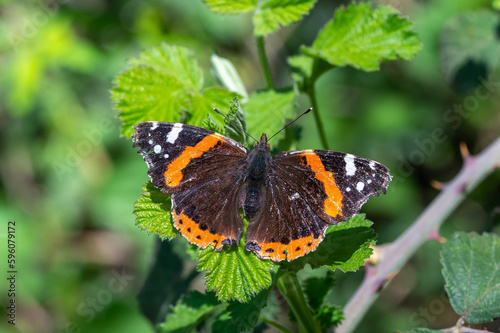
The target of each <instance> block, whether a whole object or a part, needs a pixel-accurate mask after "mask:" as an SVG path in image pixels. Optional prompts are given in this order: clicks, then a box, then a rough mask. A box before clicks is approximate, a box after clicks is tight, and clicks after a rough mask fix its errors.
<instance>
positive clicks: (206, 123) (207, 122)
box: [201, 114, 224, 133]
mask: <svg viewBox="0 0 500 333" xmlns="http://www.w3.org/2000/svg"><path fill="white" fill-rule="evenodd" d="M201 127H203V128H206V129H208V130H211V131H214V132H217V133H222V132H224V130H223V128H221V127H219V126H218V125H217V124H216V123H215V122H214V119H213V118H212V116H211V115H210V114H207V117H206V118H205V119H203V122H202V124H201Z"/></svg>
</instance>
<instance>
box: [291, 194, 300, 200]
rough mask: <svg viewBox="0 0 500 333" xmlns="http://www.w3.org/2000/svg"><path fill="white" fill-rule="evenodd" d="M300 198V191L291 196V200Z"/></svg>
mask: <svg viewBox="0 0 500 333" xmlns="http://www.w3.org/2000/svg"><path fill="white" fill-rule="evenodd" d="M298 198H300V195H299V194H298V193H294V194H293V195H292V196H291V197H290V200H295V199H298Z"/></svg>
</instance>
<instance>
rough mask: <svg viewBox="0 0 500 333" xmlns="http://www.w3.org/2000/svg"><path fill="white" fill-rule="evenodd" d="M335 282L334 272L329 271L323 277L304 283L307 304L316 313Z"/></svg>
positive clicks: (312, 278)
mask: <svg viewBox="0 0 500 333" xmlns="http://www.w3.org/2000/svg"><path fill="white" fill-rule="evenodd" d="M334 281H335V280H334V278H333V272H332V271H330V270H328V271H326V275H325V276H323V277H310V278H307V279H306V280H305V281H304V282H303V285H304V293H305V295H306V297H307V302H308V303H309V306H310V307H311V308H312V309H313V310H314V311H318V309H319V308H320V306H321V305H322V304H323V301H324V300H325V297H326V295H327V292H328V290H330V288H331V287H332V286H333V284H334Z"/></svg>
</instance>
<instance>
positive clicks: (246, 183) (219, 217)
mask: <svg viewBox="0 0 500 333" xmlns="http://www.w3.org/2000/svg"><path fill="white" fill-rule="evenodd" d="M134 128H135V133H134V135H133V137H132V139H133V147H140V149H139V151H138V153H140V154H141V155H143V156H144V160H145V161H146V163H147V165H148V167H149V171H148V175H149V177H150V178H151V181H152V182H153V184H154V185H155V186H156V187H158V188H160V189H161V190H162V191H163V192H165V193H171V194H172V217H173V223H174V225H175V227H176V228H177V229H179V231H180V233H181V234H182V235H183V236H184V237H186V238H187V239H188V241H189V242H190V243H193V244H196V245H198V246H199V247H200V248H205V247H207V246H209V245H213V246H214V247H215V250H216V251H220V250H221V249H222V247H223V246H224V245H231V244H233V243H236V244H238V243H239V240H240V237H241V233H242V232H243V220H242V218H241V216H240V213H239V208H240V207H242V208H243V213H244V215H245V216H247V217H248V218H249V219H250V224H249V225H248V228H247V233H246V246H245V248H246V249H247V250H249V251H254V252H255V253H256V254H257V255H258V256H259V257H260V258H262V259H272V260H274V261H281V260H285V259H286V260H288V261H292V260H294V259H295V258H297V257H300V256H303V255H305V254H307V253H308V252H311V251H313V250H315V249H316V248H317V247H318V245H319V243H320V242H321V241H322V240H323V237H324V234H325V230H326V228H327V227H328V225H330V224H336V223H338V222H341V221H345V220H348V219H349V217H351V216H352V215H354V214H356V213H357V212H358V211H359V209H360V208H361V205H363V204H364V203H365V202H366V201H367V200H368V197H369V196H370V195H373V196H379V195H380V192H382V193H384V194H385V192H386V189H387V186H388V185H389V182H390V181H391V179H392V176H391V175H390V174H389V169H388V168H387V167H385V166H384V165H382V164H380V163H377V162H375V161H371V160H368V159H364V158H360V157H356V156H354V155H351V154H345V153H340V152H335V151H328V150H297V151H286V152H281V153H278V154H275V155H271V152H270V146H269V144H268V143H267V135H266V134H265V133H264V134H262V136H261V138H260V141H259V142H257V143H256V144H255V147H254V149H253V150H252V151H250V152H249V150H248V149H247V148H245V147H244V146H243V145H242V144H240V143H238V142H236V141H234V140H233V139H230V138H228V137H226V136H223V135H221V134H218V133H215V132H213V131H210V130H207V129H204V128H200V127H195V126H190V125H184V124H178V123H162V122H155V121H152V122H144V123H140V124H137V125H135V127H134Z"/></svg>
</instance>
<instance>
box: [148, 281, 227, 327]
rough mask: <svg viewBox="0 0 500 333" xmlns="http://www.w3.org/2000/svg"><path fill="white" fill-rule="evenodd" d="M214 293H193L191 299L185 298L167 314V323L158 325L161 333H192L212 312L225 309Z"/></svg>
mask: <svg viewBox="0 0 500 333" xmlns="http://www.w3.org/2000/svg"><path fill="white" fill-rule="evenodd" d="M225 306H227V305H226V304H220V303H219V302H218V301H217V298H216V297H215V296H214V295H213V294H212V293H207V294H202V293H200V292H199V291H191V292H190V295H189V297H183V298H182V299H180V300H179V301H178V302H177V304H176V305H175V306H174V307H173V308H172V309H171V311H170V313H169V314H167V317H166V318H165V322H163V323H162V324H160V325H158V330H159V332H161V333H190V332H192V331H193V330H194V329H196V327H197V326H198V325H199V324H200V323H201V322H202V321H203V320H204V319H205V318H206V317H207V316H208V315H210V314H211V313H212V312H214V311H215V310H216V309H218V308H223V307H225Z"/></svg>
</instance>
